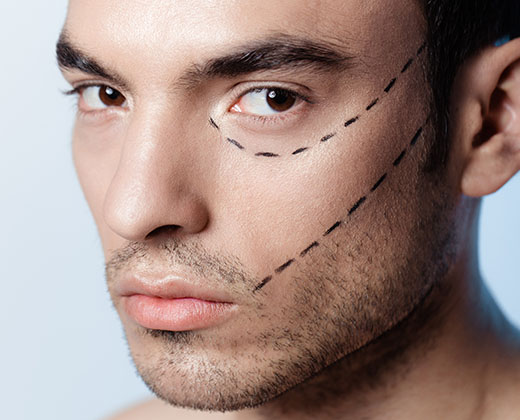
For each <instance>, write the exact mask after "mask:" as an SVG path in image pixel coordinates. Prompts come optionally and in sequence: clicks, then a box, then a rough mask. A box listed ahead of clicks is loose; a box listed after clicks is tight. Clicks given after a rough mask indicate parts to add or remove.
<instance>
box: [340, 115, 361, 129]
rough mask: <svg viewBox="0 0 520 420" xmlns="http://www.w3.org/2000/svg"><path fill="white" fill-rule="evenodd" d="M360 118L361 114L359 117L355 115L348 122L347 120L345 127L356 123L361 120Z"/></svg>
mask: <svg viewBox="0 0 520 420" xmlns="http://www.w3.org/2000/svg"><path fill="white" fill-rule="evenodd" d="M359 118H360V116H359V115H358V116H357V117H354V118H351V119H350V120H348V121H347V122H345V124H344V125H345V127H348V126H350V125H352V124H354V123H355V122H358V121H359Z"/></svg>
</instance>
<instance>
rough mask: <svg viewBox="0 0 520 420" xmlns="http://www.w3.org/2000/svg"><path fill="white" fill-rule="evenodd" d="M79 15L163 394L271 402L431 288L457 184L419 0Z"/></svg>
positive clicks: (132, 329) (189, 401) (100, 216)
mask: <svg viewBox="0 0 520 420" xmlns="http://www.w3.org/2000/svg"><path fill="white" fill-rule="evenodd" d="M65 29H66V33H67V41H68V42H69V43H70V44H73V45H74V46H76V47H77V48H79V49H80V50H81V51H82V52H83V53H85V54H87V55H88V56H89V57H90V58H92V59H95V61H96V62H97V63H98V64H100V65H102V66H103V68H104V69H106V71H107V72H108V73H110V74H117V76H118V77H114V78H112V79H114V80H108V79H107V77H101V76H100V75H96V76H95V75H92V74H88V73H91V72H89V71H87V72H84V71H78V70H68V71H65V75H66V77H67V79H68V80H69V81H70V82H71V84H72V85H73V86H74V87H78V86H79V87H81V89H80V92H81V94H80V100H79V108H80V112H79V114H78V118H77V122H76V127H75V132H74V142H73V147H74V159H75V163H76V166H77V171H78V174H79V178H80V181H81V184H82V187H83V189H84V192H85V195H86V198H87V200H88V203H89V205H90V207H91V209H92V212H93V215H94V218H95V220H96V223H97V226H98V228H99V232H100V235H101V239H102V243H103V247H104V251H105V256H106V260H107V263H108V265H107V280H108V286H109V291H110V294H111V297H112V299H113V302H114V305H115V307H116V309H117V311H118V313H119V315H120V317H121V320H122V322H123V325H124V329H125V332H126V336H127V339H128V343H129V346H130V349H131V352H132V355H133V358H134V360H135V363H136V366H137V368H138V370H139V371H140V373H141V375H142V376H143V379H144V380H145V381H146V382H147V384H148V385H149V386H150V387H151V388H152V389H154V391H155V392H156V393H157V394H158V395H160V396H161V397H163V398H165V399H167V400H169V401H170V402H172V403H176V404H180V405H187V406H192V407H199V408H214V409H215V408H216V409H231V408H240V407H244V406H247V405H255V404H259V403H261V402H264V401H266V400H268V399H270V398H273V397H274V396H276V395H279V394H280V393H282V392H283V391H285V390H287V389H289V388H291V387H293V386H295V385H297V384H299V383H301V382H302V381H304V380H305V379H307V378H309V377H310V376H312V375H314V374H315V373H316V372H319V371H320V370H322V369H323V368H324V367H325V366H327V365H330V364H331V363H333V362H334V361H336V360H338V359H340V358H342V357H344V356H345V355H348V354H349V353H351V352H353V351H354V350H356V349H359V348H360V347H361V346H363V345H365V344H367V343H369V342H371V341H372V340H374V339H375V338H377V337H379V336H380V335H381V334H382V333H383V332H385V331H387V330H389V329H391V328H392V327H394V326H395V325H396V324H397V323H398V322H399V321H400V320H402V319H403V318H405V317H406V316H407V315H408V314H409V313H410V312H411V311H412V310H413V308H414V307H416V305H418V303H419V302H420V301H421V299H423V298H424V296H425V295H426V294H427V292H428V291H429V290H430V288H431V286H432V284H433V282H434V280H435V279H436V278H437V277H438V276H439V273H440V271H442V270H443V266H442V264H437V265H436V266H434V265H432V263H431V261H432V260H433V259H435V258H437V259H439V258H438V257H441V256H442V255H443V253H444V248H443V247H442V246H441V244H445V243H446V237H447V235H448V233H447V229H446V228H445V222H443V220H444V218H443V214H445V213H446V211H443V209H444V208H445V207H447V205H444V204H443V203H442V202H441V201H442V199H441V197H442V196H443V195H442V193H441V192H440V191H439V189H440V187H439V186H438V185H437V184H436V183H435V182H434V181H433V180H432V179H431V178H432V177H431V176H429V175H426V174H425V173H424V171H423V169H422V168H423V167H424V165H425V162H426V160H427V155H428V148H429V145H431V143H432V136H433V135H432V130H431V128H430V126H429V124H428V122H427V119H428V116H429V113H430V111H429V97H430V94H429V90H428V88H427V83H426V82H425V77H424V66H425V63H426V54H425V53H422V51H423V49H422V48H420V47H421V46H422V45H423V43H424V37H425V22H424V20H423V17H422V14H421V10H420V8H419V6H418V4H416V1H412V0H399V1H394V2H391V4H390V3H388V2H386V1H383V0H371V1H367V0H348V1H347V0H328V1H319V2H318V1H302V0H291V1H283V2H280V1H275V0H262V1H256V0H254V1H247V2H246V1H243V2H242V1H231V0H230V1H225V2H224V1H208V0H193V1H176V2H172V1H169V2H166V1H147V2H141V1H137V0H131V1H130V0H124V1H123V0H110V1H107V0H81V1H79V0H72V1H71V2H70V10H69V14H68V18H67V23H66V26H65ZM245 53H249V54H248V55H244V54H245ZM85 84H87V85H103V86H109V87H110V88H111V89H112V90H110V89H107V88H106V87H102V88H99V87H83V86H84V85H85ZM114 90H115V91H114ZM118 92H119V93H120V94H118ZM338 222H339V223H338ZM157 297H159V298H171V297H176V298H182V297H191V298H195V299H157ZM172 302H173V303H172ZM211 302H220V303H211Z"/></svg>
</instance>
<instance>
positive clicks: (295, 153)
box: [292, 147, 309, 155]
mask: <svg viewBox="0 0 520 420" xmlns="http://www.w3.org/2000/svg"><path fill="white" fill-rule="evenodd" d="M307 150H309V148H308V147H301V148H299V149H296V150H295V151H294V152H292V154H293V155H299V154H300V153H303V152H306V151H307Z"/></svg>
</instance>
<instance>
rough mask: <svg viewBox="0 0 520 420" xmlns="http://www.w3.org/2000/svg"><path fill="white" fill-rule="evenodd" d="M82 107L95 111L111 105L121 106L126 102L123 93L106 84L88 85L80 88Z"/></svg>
mask: <svg viewBox="0 0 520 420" xmlns="http://www.w3.org/2000/svg"><path fill="white" fill-rule="evenodd" d="M79 94H80V107H82V108H85V109H86V110H87V111H95V110H100V109H105V108H109V107H121V106H124V105H125V103H126V98H125V97H124V96H123V94H122V93H121V92H119V91H117V90H115V89H114V88H111V87H110V86H106V85H99V86H86V87H83V88H80V89H79Z"/></svg>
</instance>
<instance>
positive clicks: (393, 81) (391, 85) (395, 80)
mask: <svg viewBox="0 0 520 420" xmlns="http://www.w3.org/2000/svg"><path fill="white" fill-rule="evenodd" d="M395 82H397V78H396V77H394V78H393V79H392V80H391V81H390V83H388V86H387V87H385V92H386V93H388V92H390V91H391V90H392V88H393V87H394V85H395Z"/></svg>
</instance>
